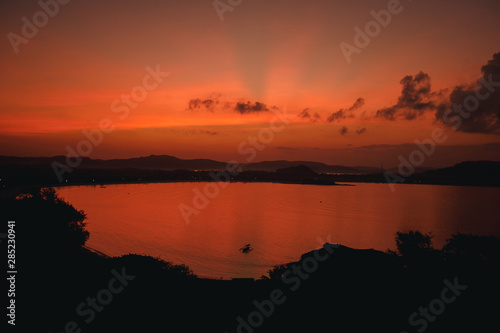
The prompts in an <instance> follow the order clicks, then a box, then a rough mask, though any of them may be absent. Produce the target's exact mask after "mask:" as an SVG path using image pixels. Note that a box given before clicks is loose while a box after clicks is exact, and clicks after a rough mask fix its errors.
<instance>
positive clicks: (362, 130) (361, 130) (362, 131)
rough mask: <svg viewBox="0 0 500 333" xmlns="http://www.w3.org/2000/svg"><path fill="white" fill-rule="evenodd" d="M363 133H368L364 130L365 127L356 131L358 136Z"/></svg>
mask: <svg viewBox="0 0 500 333" xmlns="http://www.w3.org/2000/svg"><path fill="white" fill-rule="evenodd" d="M363 133H366V128H364V127H363V128H360V129H358V130H356V134H358V135H361V134H363Z"/></svg>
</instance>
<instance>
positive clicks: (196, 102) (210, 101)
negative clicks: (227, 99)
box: [188, 98, 219, 112]
mask: <svg viewBox="0 0 500 333" xmlns="http://www.w3.org/2000/svg"><path fill="white" fill-rule="evenodd" d="M217 104H219V99H218V98H207V99H201V98H195V99H192V100H190V101H189V104H188V110H191V111H194V110H197V109H201V108H205V110H207V111H210V112H214V109H215V107H216V106H217Z"/></svg>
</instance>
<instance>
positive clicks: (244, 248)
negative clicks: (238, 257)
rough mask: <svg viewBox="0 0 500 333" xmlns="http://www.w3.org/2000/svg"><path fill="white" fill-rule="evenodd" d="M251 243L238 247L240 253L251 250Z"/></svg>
mask: <svg viewBox="0 0 500 333" xmlns="http://www.w3.org/2000/svg"><path fill="white" fill-rule="evenodd" d="M250 245H251V244H247V245H245V246H243V247H242V248H240V251H241V253H248V252H250V251H253V247H251V246H250Z"/></svg>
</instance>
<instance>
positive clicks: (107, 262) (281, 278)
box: [1, 189, 500, 333]
mask: <svg viewBox="0 0 500 333" xmlns="http://www.w3.org/2000/svg"><path fill="white" fill-rule="evenodd" d="M29 192H30V193H24V194H23V195H21V196H19V195H18V196H17V199H15V198H14V197H13V196H8V197H3V198H2V199H1V201H2V207H4V212H3V213H4V219H3V220H4V221H7V220H15V221H16V250H17V251H16V254H17V257H16V264H17V267H18V280H17V281H16V329H17V330H19V331H22V332H28V331H36V332H245V333H248V332H325V331H328V332H397V333H399V332H402V331H406V332H424V331H425V332H483V331H484V332H486V331H488V332H489V331H494V330H496V328H497V327H498V325H497V319H496V318H497V317H498V312H499V305H498V304H499V303H498V299H500V298H499V297H500V286H499V281H500V273H499V267H500V241H499V240H498V239H496V238H493V237H479V236H473V235H462V234H457V235H453V236H451V238H450V239H449V241H448V242H447V244H446V245H445V246H444V247H443V248H442V249H441V250H437V249H434V248H433V247H432V236H431V235H430V234H426V233H420V232H418V231H411V232H408V233H398V234H397V235H396V248H397V250H396V251H387V252H381V251H375V250H356V249H351V248H347V247H345V246H340V245H334V244H328V243H327V244H325V245H324V246H323V248H321V249H319V250H314V251H311V252H309V253H306V254H304V255H303V256H302V257H301V259H300V260H299V261H297V262H293V263H288V264H284V265H279V266H276V267H275V268H274V269H272V270H270V271H269V274H268V276H266V277H263V278H262V279H259V280H256V281H253V280H251V279H250V280H249V279H239V280H233V281H220V280H210V279H200V278H197V277H196V276H195V275H194V274H193V272H191V271H190V270H189V268H188V267H186V266H183V265H174V264H172V263H169V262H167V261H164V260H161V259H158V258H152V257H148V256H143V255H136V254H129V255H125V256H122V257H113V258H110V257H107V256H105V255H103V254H99V253H96V252H94V251H92V250H90V249H88V248H86V247H85V241H86V240H87V239H88V237H89V234H88V232H87V231H86V230H85V223H84V220H85V214H84V212H82V211H78V210H77V209H75V208H74V207H73V206H71V205H70V204H69V203H67V202H65V201H64V200H61V199H60V198H58V197H57V195H56V193H55V191H54V190H52V189H44V190H42V191H39V190H38V189H33V190H31V191H29ZM4 244H5V243H4V242H2V248H4Z"/></svg>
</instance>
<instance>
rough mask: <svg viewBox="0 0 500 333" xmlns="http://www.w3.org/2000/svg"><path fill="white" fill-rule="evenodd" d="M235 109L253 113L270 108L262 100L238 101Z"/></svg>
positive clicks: (244, 112) (239, 111) (242, 112)
mask: <svg viewBox="0 0 500 333" xmlns="http://www.w3.org/2000/svg"><path fill="white" fill-rule="evenodd" d="M234 111H236V112H238V113H240V114H246V113H253V112H267V111H269V109H268V108H267V106H266V104H264V103H261V102H254V103H252V102H250V101H247V102H237V103H236V104H235V106H234Z"/></svg>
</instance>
